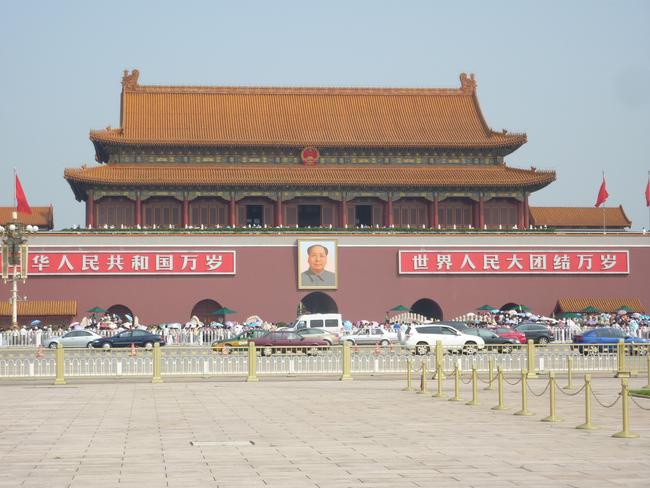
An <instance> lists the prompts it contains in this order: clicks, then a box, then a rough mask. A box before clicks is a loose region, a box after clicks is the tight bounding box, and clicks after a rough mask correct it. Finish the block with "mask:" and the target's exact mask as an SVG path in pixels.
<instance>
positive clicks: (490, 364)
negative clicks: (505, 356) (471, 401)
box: [485, 358, 494, 390]
mask: <svg viewBox="0 0 650 488" xmlns="http://www.w3.org/2000/svg"><path fill="white" fill-rule="evenodd" d="M493 378H494V358H490V359H488V385H487V386H486V387H485V389H486V390H494V384H493Z"/></svg>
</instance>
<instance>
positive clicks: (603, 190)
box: [595, 176, 609, 207]
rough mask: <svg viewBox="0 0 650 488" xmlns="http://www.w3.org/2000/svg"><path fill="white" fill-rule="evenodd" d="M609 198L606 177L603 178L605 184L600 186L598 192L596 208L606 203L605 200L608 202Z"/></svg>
mask: <svg viewBox="0 0 650 488" xmlns="http://www.w3.org/2000/svg"><path fill="white" fill-rule="evenodd" d="M608 196H609V193H607V187H606V186H605V177H604V176H603V182H602V183H601V184H600V190H598V198H597V199H596V205H595V206H596V207H600V206H601V205H602V204H603V203H605V200H607V197H608Z"/></svg>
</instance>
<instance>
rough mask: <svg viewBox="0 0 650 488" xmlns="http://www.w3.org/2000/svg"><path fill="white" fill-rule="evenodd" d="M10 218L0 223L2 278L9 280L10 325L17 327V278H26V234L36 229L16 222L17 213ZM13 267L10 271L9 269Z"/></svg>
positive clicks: (34, 226) (5, 280)
mask: <svg viewBox="0 0 650 488" xmlns="http://www.w3.org/2000/svg"><path fill="white" fill-rule="evenodd" d="M11 217H12V220H11V222H9V223H8V224H7V225H6V227H3V226H2V225H0V234H1V235H2V280H3V281H4V283H7V281H9V280H11V300H10V301H11V327H13V328H14V329H15V328H17V327H18V280H23V283H25V280H27V268H28V248H27V234H31V233H33V232H37V231H38V226H36V225H23V224H21V223H20V222H18V213H17V212H12V214H11ZM11 268H13V270H12V272H11V273H10V269H11Z"/></svg>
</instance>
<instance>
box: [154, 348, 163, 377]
mask: <svg viewBox="0 0 650 488" xmlns="http://www.w3.org/2000/svg"><path fill="white" fill-rule="evenodd" d="M160 363H161V355H160V344H159V343H158V342H156V343H155V344H154V345H153V378H151V382H152V383H162V382H163V380H162V376H161V374H160V373H161V370H162V367H161V364H160Z"/></svg>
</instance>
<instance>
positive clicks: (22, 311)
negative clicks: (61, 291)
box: [0, 300, 77, 317]
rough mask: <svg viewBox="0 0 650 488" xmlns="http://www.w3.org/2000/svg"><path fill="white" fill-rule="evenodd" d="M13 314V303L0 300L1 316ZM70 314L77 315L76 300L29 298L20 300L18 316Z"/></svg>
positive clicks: (71, 315)
mask: <svg viewBox="0 0 650 488" xmlns="http://www.w3.org/2000/svg"><path fill="white" fill-rule="evenodd" d="M9 315H11V304H10V303H8V302H4V301H3V302H0V316H9ZM21 315H24V316H27V317H39V316H43V317H46V316H70V317H73V316H75V315H77V301H76V300H27V301H24V302H18V316H21Z"/></svg>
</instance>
